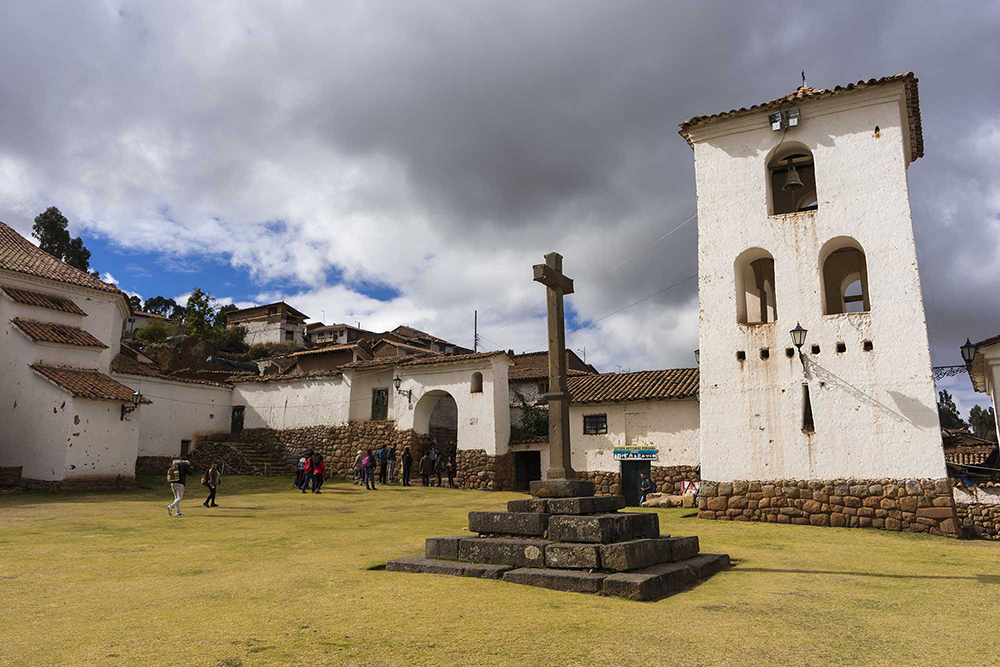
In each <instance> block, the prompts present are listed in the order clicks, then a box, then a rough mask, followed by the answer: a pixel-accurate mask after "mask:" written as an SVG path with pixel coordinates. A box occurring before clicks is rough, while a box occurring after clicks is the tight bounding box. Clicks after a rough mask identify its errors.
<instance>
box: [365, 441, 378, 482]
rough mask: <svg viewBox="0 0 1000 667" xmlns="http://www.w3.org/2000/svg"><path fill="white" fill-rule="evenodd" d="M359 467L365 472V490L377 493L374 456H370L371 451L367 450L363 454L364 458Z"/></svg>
mask: <svg viewBox="0 0 1000 667" xmlns="http://www.w3.org/2000/svg"><path fill="white" fill-rule="evenodd" d="M361 465H362V466H363V467H364V470H365V489H366V490H369V491H377V490H378V489H376V488H375V455H374V454H372V450H371V449H368V450H367V453H366V454H365V458H364V459H363V460H362V461H361Z"/></svg>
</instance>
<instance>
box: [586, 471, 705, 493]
mask: <svg viewBox="0 0 1000 667" xmlns="http://www.w3.org/2000/svg"><path fill="white" fill-rule="evenodd" d="M576 476H577V479H583V480H587V481H588V482H593V483H594V489H595V493H596V494H597V495H599V496H617V495H619V494H620V493H621V484H622V476H621V473H619V472H609V471H605V470H578V471H577V472H576ZM649 476H650V478H651V479H652V480H653V483H655V484H656V488H657V491H659V492H660V493H664V494H667V495H680V493H681V482H684V481H698V468H697V467H695V466H651V467H650V469H649Z"/></svg>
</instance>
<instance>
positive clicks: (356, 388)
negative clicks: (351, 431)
mask: <svg viewBox="0 0 1000 667" xmlns="http://www.w3.org/2000/svg"><path fill="white" fill-rule="evenodd" d="M392 373H393V371H392V369H391V368H379V369H376V370H354V371H348V372H347V373H345V374H344V381H345V382H346V383H347V384H348V387H349V390H350V394H349V398H350V406H349V410H350V411H349V415H350V419H351V421H366V420H369V419H371V418H372V390H373V389H388V390H389V409H388V418H389V419H396V418H397V417H398V414H397V412H398V410H399V407H398V404H397V403H396V402H395V401H394V400H393V397H394V396H395V395H396V389H395V388H394V387H393V386H392V378H393V374H392ZM404 389H405V387H404ZM405 408H406V401H405V399H404V400H403V409H405Z"/></svg>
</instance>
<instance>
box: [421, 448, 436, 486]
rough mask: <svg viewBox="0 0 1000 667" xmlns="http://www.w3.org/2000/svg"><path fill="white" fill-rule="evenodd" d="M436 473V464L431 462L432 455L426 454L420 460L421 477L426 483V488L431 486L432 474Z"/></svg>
mask: <svg viewBox="0 0 1000 667" xmlns="http://www.w3.org/2000/svg"><path fill="white" fill-rule="evenodd" d="M432 472H434V462H433V461H431V455H430V454H424V455H423V456H422V457H421V458H420V477H421V478H422V479H423V481H424V486H430V485H431V473H432Z"/></svg>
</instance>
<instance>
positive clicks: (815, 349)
mask: <svg viewBox="0 0 1000 667" xmlns="http://www.w3.org/2000/svg"><path fill="white" fill-rule="evenodd" d="M812 353H813V354H819V345H813V346H812Z"/></svg>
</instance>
